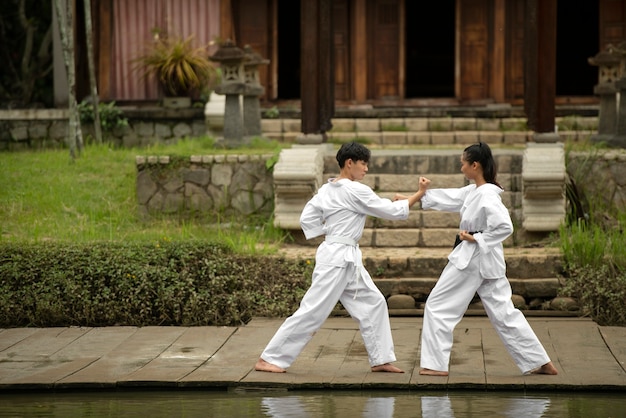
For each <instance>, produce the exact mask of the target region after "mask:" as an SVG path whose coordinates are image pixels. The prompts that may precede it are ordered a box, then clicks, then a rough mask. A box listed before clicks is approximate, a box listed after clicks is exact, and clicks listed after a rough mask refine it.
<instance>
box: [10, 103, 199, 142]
mask: <svg viewBox="0 0 626 418" xmlns="http://www.w3.org/2000/svg"><path fill="white" fill-rule="evenodd" d="M124 116H125V117H126V118H127V119H128V126H126V127H124V128H119V129H114V130H113V132H103V135H105V136H106V138H105V140H106V141H108V142H111V143H113V144H115V145H120V146H124V147H134V146H143V145H149V144H155V143H159V142H165V143H167V142H168V141H173V140H176V139H180V138H185V137H201V136H206V135H208V130H207V125H206V120H205V116H204V109H203V108H189V109H166V108H141V109H132V108H131V109H128V108H124ZM68 132H69V129H68V110H67V109H26V110H0V151H18V150H21V149H40V148H60V147H63V146H65V140H66V138H67V136H68ZM82 132H83V141H84V142H85V143H87V142H88V141H89V140H90V138H93V137H94V132H93V126H92V125H91V124H82Z"/></svg>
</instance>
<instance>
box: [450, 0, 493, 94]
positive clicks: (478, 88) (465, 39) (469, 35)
mask: <svg viewBox="0 0 626 418" xmlns="http://www.w3.org/2000/svg"><path fill="white" fill-rule="evenodd" d="M491 9H492V2H491V1H490V0H462V1H461V0H458V1H457V11H458V12H457V19H458V24H457V27H458V33H459V38H458V39H459V40H458V42H457V45H458V48H459V51H458V56H459V57H458V60H457V63H456V65H457V68H458V71H457V74H460V78H459V79H458V83H459V84H458V90H459V91H458V93H457V96H458V97H459V99H460V100H461V101H472V100H481V99H487V98H489V96H490V92H489V57H490V56H489V17H490V16H489V13H490V10H491Z"/></svg>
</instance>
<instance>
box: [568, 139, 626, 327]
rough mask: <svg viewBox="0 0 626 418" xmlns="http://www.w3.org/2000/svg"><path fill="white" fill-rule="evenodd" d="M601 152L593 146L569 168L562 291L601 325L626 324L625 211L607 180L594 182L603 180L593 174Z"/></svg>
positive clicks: (570, 159) (569, 159)
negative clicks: (598, 180)
mask: <svg viewBox="0 0 626 418" xmlns="http://www.w3.org/2000/svg"><path fill="white" fill-rule="evenodd" d="M599 151H600V150H599V149H598V148H595V147H594V148H591V149H588V150H587V154H586V155H583V156H581V157H579V158H578V159H576V160H575V163H570V164H569V166H568V173H569V179H568V184H567V188H566V196H567V202H568V213H567V218H566V220H567V223H566V224H564V225H562V226H561V228H560V230H559V243H560V247H561V249H562V252H563V257H564V261H565V272H564V275H565V280H564V286H563V288H562V289H561V290H560V294H561V295H564V296H571V297H574V298H576V299H577V300H578V301H579V303H580V305H581V307H582V310H583V311H584V312H585V313H586V314H587V315H589V316H591V318H592V319H593V320H594V321H596V322H598V323H599V324H601V325H626V252H625V251H624V248H626V234H624V229H625V227H626V213H625V212H623V211H620V210H619V209H618V208H617V207H616V206H615V204H614V202H613V201H612V200H611V199H607V194H608V195H609V196H612V194H610V193H611V191H610V190H607V187H610V186H609V185H608V184H606V183H602V182H597V181H596V182H595V183H593V184H591V183H590V181H593V179H597V178H601V177H599V176H598V175H597V174H598V173H597V172H594V170H598V167H597V161H600V159H598V158H594V157H597V154H598V152H599ZM572 160H573V159H572V158H566V161H572Z"/></svg>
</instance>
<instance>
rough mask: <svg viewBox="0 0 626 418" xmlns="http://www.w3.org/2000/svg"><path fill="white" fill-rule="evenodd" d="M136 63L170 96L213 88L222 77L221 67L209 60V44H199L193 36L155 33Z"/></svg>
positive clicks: (139, 68)
mask: <svg viewBox="0 0 626 418" xmlns="http://www.w3.org/2000/svg"><path fill="white" fill-rule="evenodd" d="M133 63H134V64H135V65H136V68H137V69H138V70H140V71H142V75H143V77H144V78H148V77H150V76H154V77H155V78H156V79H157V81H158V82H159V84H160V86H161V87H162V89H163V92H164V93H165V94H166V95H167V96H170V97H181V96H190V95H192V94H193V93H194V92H197V93H199V92H202V91H203V90H205V89H210V88H211V87H212V86H213V85H215V84H216V82H217V80H218V78H219V71H218V69H217V67H216V66H215V64H214V63H213V62H211V61H210V60H209V52H208V48H207V47H206V46H201V47H196V46H194V44H193V36H189V37H187V38H181V37H178V36H167V35H159V34H158V33H157V34H155V38H154V41H153V43H152V44H150V45H149V46H148V47H147V48H146V50H145V51H144V53H143V55H140V56H139V57H137V58H136V59H135V60H133Z"/></svg>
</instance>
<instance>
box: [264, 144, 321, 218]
mask: <svg viewBox="0 0 626 418" xmlns="http://www.w3.org/2000/svg"><path fill="white" fill-rule="evenodd" d="M328 152H332V146H331V145H330V144H318V145H299V144H296V145H294V146H293V147H292V148H286V149H283V150H282V151H281V152H280V156H279V157H278V162H277V163H276V165H275V166H274V225H275V226H277V227H278V228H282V229H288V230H300V215H301V214H302V210H303V209H304V205H306V203H307V202H308V201H309V199H310V198H311V197H313V195H314V194H315V192H317V189H319V188H320V187H321V185H322V182H323V174H324V157H325V155H326V153H328Z"/></svg>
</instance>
